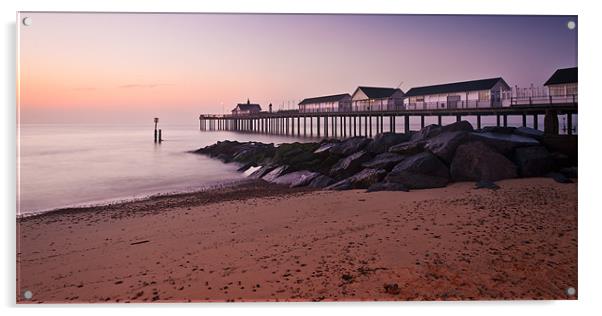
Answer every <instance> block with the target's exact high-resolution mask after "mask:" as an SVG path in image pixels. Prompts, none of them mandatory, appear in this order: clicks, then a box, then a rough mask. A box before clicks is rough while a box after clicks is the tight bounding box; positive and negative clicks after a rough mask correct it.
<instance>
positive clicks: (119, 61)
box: [18, 13, 577, 123]
mask: <svg viewBox="0 0 602 316" xmlns="http://www.w3.org/2000/svg"><path fill="white" fill-rule="evenodd" d="M25 16H28V17H31V18H32V22H33V23H32V25H31V26H23V25H22V24H21V23H19V24H20V25H19V27H18V29H19V47H18V48H19V52H18V56H19V69H20V71H19V74H18V79H19V101H20V105H19V106H20V120H21V122H23V123H55V122H56V123H139V122H140V123H143V122H148V121H149V118H150V119H151V120H152V117H154V116H159V117H161V118H162V121H163V122H165V123H170V122H171V123H196V120H197V117H198V114H200V113H223V111H229V110H231V109H232V108H233V107H234V105H235V104H236V103H237V102H245V101H246V100H247V98H249V99H250V100H251V101H253V102H257V103H260V104H261V105H262V106H263V107H264V108H267V104H268V103H270V102H271V103H273V104H274V107H275V109H278V108H280V107H283V108H292V107H294V105H296V104H297V103H298V102H299V101H300V100H302V99H303V98H306V97H314V96H320V95H328V94H338V93H353V91H354V90H355V88H356V87H357V86H358V85H366V86H383V87H396V86H398V85H400V84H401V86H400V88H401V89H402V90H404V91H407V90H408V89H410V88H411V87H414V86H423V85H430V84H439V83H446V82H454V81H463V80H471V79H479V78H489V77H497V76H501V77H503V78H504V79H505V80H506V81H507V82H508V83H509V84H510V85H511V86H515V85H518V86H523V87H526V86H529V85H530V84H531V83H533V84H534V85H535V86H541V85H542V84H543V82H544V81H545V80H546V79H547V78H548V77H549V76H550V75H551V74H552V73H553V72H554V70H555V69H557V68H564V67H574V66H576V65H577V29H574V30H569V29H568V27H567V23H568V22H569V21H575V22H577V17H575V16H420V15H413V16H407V15H255V14H253V15H252V14H239V15H236V14H107V13H103V14H84V13H21V16H20V17H21V18H23V17H25ZM283 105H284V106H283Z"/></svg>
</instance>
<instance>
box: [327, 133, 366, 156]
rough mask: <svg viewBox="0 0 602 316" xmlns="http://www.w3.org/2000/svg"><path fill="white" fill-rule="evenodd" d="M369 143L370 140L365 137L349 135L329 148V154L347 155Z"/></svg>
mask: <svg viewBox="0 0 602 316" xmlns="http://www.w3.org/2000/svg"><path fill="white" fill-rule="evenodd" d="M368 143H370V140H369V139H367V138H366V137H351V138H348V139H346V140H344V141H342V142H341V143H339V144H337V145H336V146H334V147H332V148H331V149H330V153H331V154H335V155H340V156H349V155H351V154H354V153H356V152H358V151H360V150H362V149H363V148H364V147H366V145H368Z"/></svg>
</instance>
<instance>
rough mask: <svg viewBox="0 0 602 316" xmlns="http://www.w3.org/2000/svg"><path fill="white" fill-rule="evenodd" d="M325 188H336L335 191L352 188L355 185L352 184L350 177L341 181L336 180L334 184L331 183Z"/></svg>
mask: <svg viewBox="0 0 602 316" xmlns="http://www.w3.org/2000/svg"><path fill="white" fill-rule="evenodd" d="M324 189H325V190H335V191H341V190H351V189H353V185H352V184H351V181H350V180H349V179H343V180H341V181H339V182H335V183H334V184H331V185H329V186H327V187H325V188H324Z"/></svg>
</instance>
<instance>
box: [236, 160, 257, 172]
mask: <svg viewBox="0 0 602 316" xmlns="http://www.w3.org/2000/svg"><path fill="white" fill-rule="evenodd" d="M251 167H255V163H254V162H247V163H246V164H243V165H242V166H241V167H240V168H238V169H236V171H238V172H245V171H247V170H248V169H249V168H251Z"/></svg>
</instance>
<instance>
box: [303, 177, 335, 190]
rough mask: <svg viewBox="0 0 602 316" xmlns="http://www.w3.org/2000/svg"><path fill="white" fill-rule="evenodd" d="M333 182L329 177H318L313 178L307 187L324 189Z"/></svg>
mask: <svg viewBox="0 0 602 316" xmlns="http://www.w3.org/2000/svg"><path fill="white" fill-rule="evenodd" d="M334 182H335V180H334V179H333V178H331V177H329V176H325V175H319V176H317V177H315V178H314V179H313V180H311V182H310V183H309V184H308V185H307V186H308V187H310V188H319V189H321V188H325V187H327V186H329V185H331V184H333V183H334Z"/></svg>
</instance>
